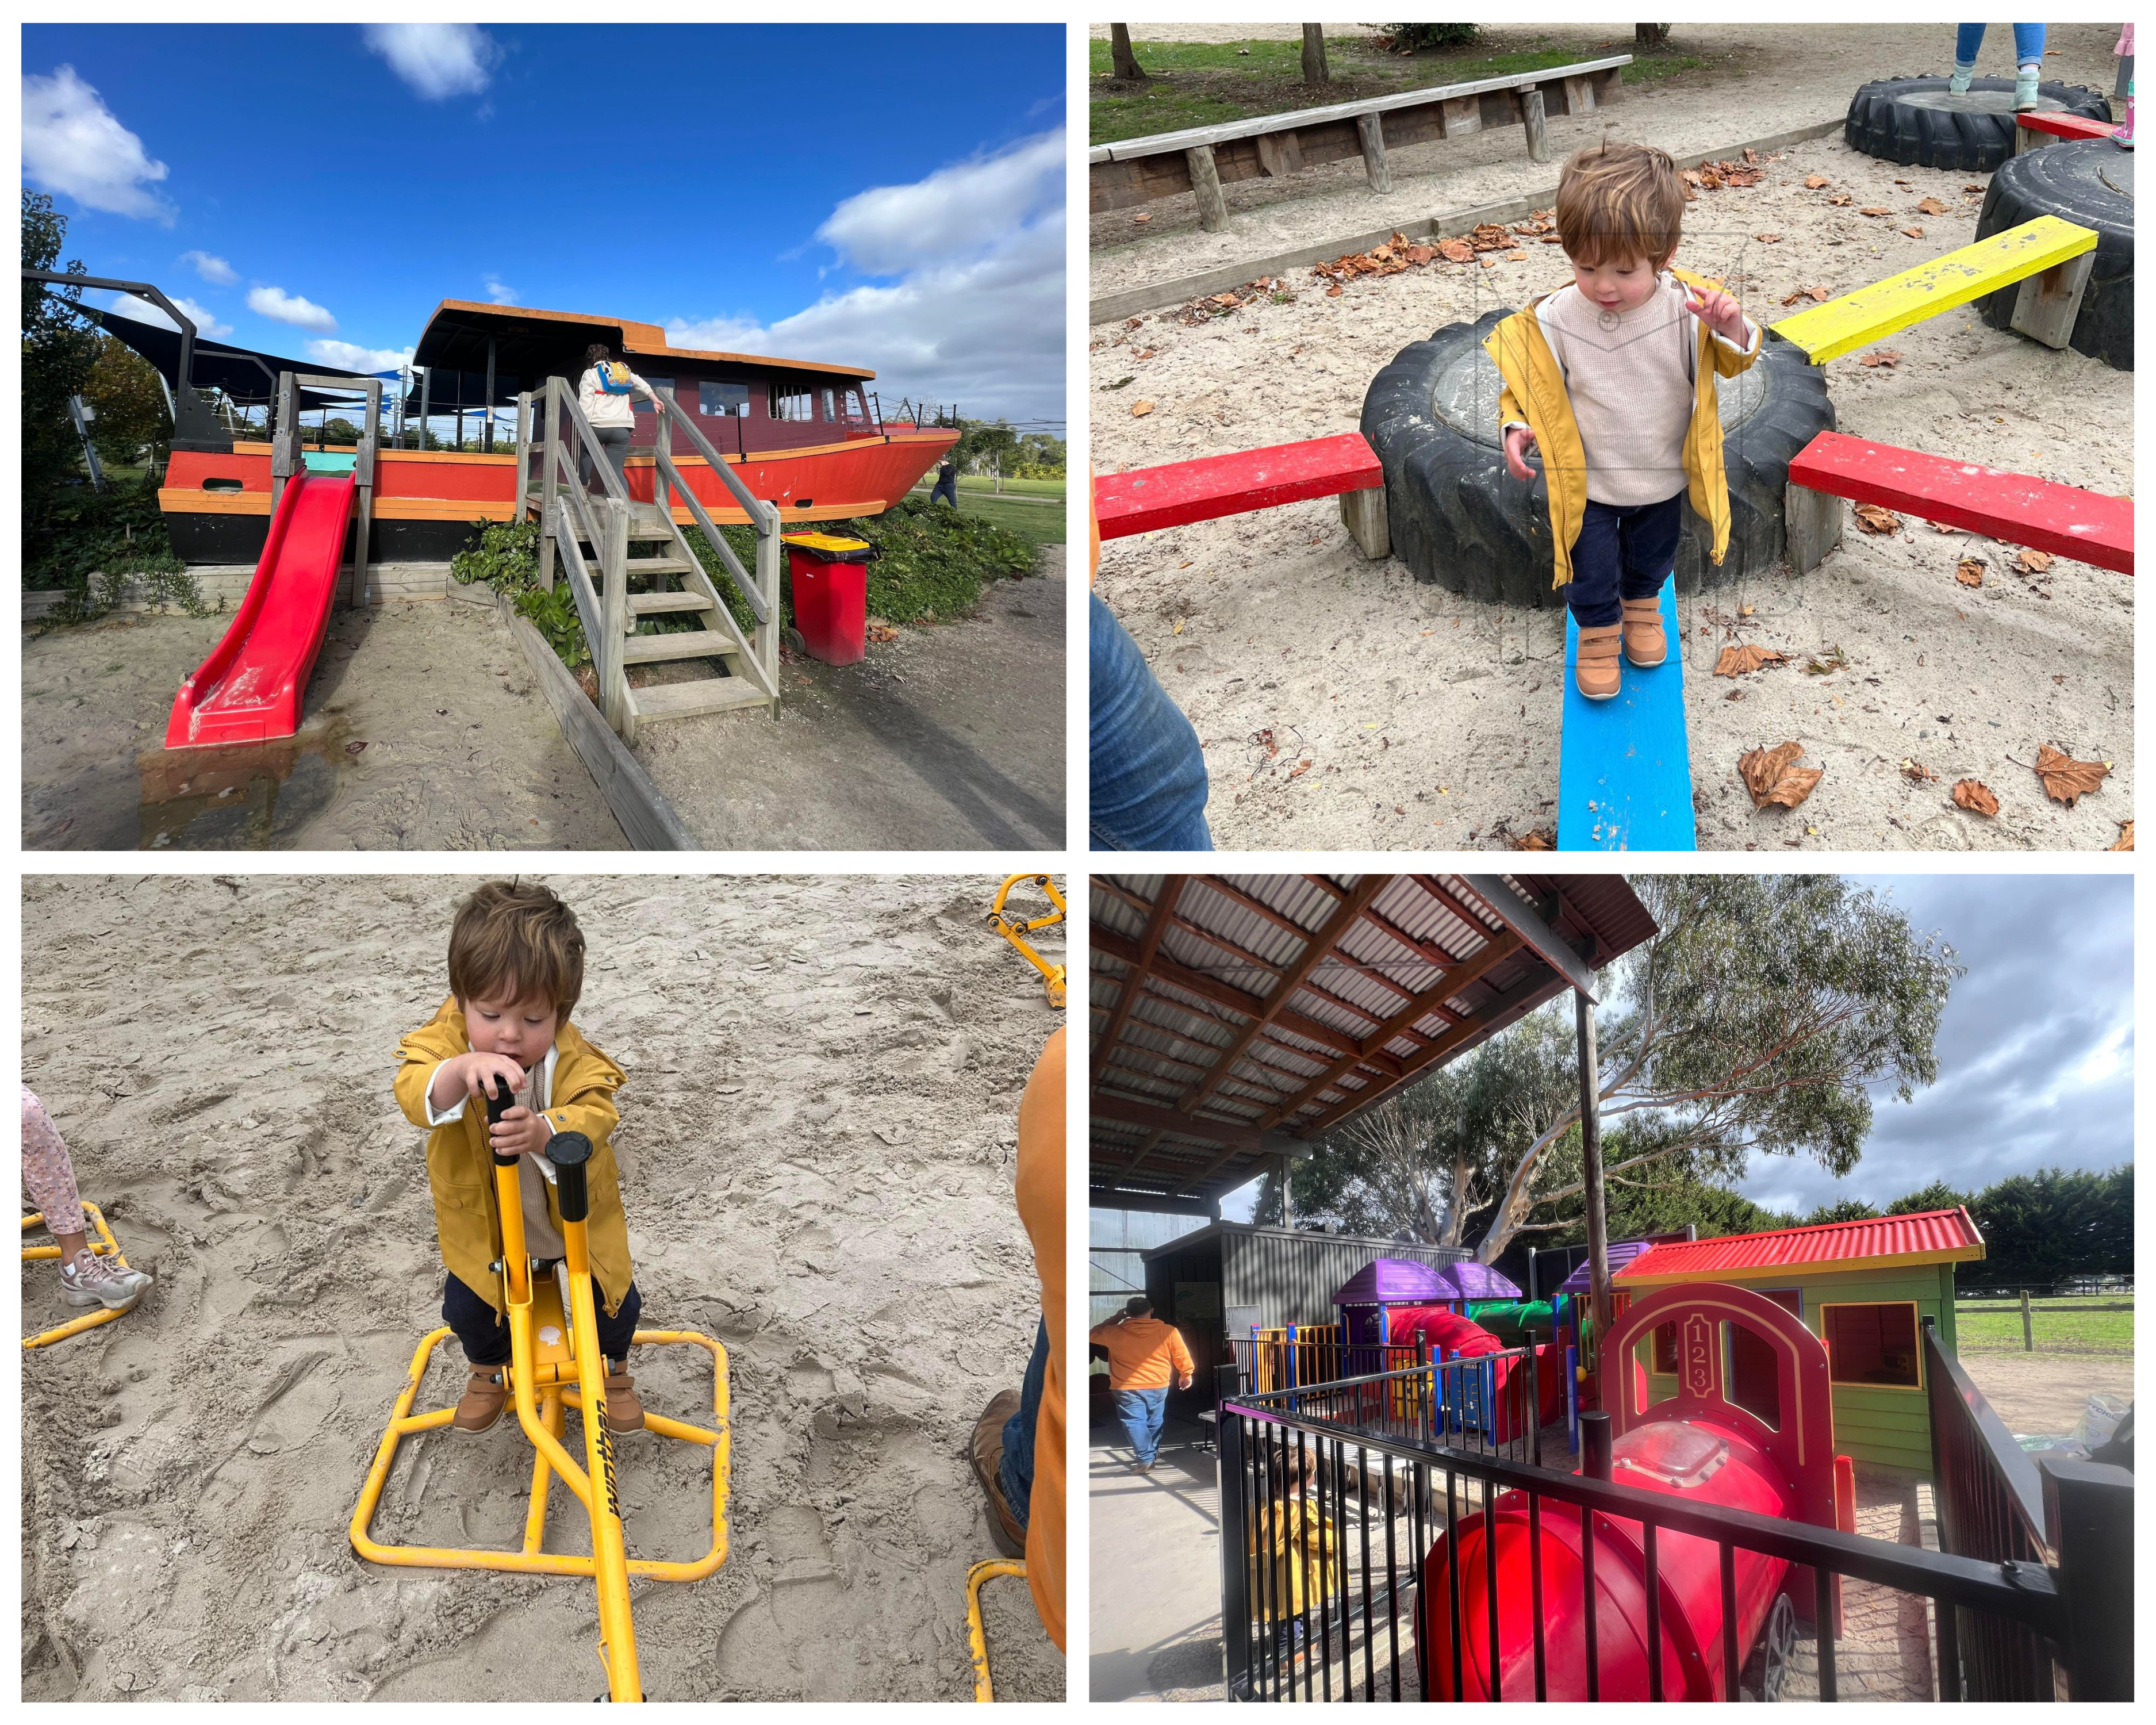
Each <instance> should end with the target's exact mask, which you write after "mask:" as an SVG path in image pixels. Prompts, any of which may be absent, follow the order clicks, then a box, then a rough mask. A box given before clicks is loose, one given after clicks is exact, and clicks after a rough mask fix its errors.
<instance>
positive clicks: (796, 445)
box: [105, 300, 959, 564]
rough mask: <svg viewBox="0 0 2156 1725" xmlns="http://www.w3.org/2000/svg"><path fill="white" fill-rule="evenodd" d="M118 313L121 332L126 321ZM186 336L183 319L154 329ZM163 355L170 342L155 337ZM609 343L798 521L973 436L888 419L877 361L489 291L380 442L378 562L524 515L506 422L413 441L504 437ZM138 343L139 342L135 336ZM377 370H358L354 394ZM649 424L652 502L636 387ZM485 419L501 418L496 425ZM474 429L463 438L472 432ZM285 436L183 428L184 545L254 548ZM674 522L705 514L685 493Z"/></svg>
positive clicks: (205, 558) (417, 555) (838, 514)
mask: <svg viewBox="0 0 2156 1725" xmlns="http://www.w3.org/2000/svg"><path fill="white" fill-rule="evenodd" d="M105 321H106V326H107V327H108V328H110V329H112V330H113V331H114V333H115V334H118V335H120V336H121V337H122V339H130V336H129V331H126V330H125V329H122V328H121V327H120V322H121V321H118V320H113V319H110V318H108V319H106V320H105ZM151 334H152V335H162V336H164V337H165V338H166V341H167V342H169V341H170V339H171V337H170V332H169V331H153V332H151ZM143 341H144V342H145V345H146V346H148V347H156V348H157V352H154V353H146V355H145V357H148V358H150V359H151V362H152V363H153V364H155V363H157V362H158V358H159V356H160V355H161V354H162V355H164V356H165V357H166V358H167V362H168V363H169V362H171V360H170V355H169V353H167V351H166V349H165V347H162V346H160V344H158V343H157V342H156V341H152V340H151V339H150V336H144V337H143ZM594 342H597V343H602V344H603V345H605V346H606V347H609V348H611V349H612V350H613V352H614V354H615V356H616V357H618V358H619V359H621V360H623V361H624V362H626V363H627V364H628V365H629V368H630V369H631V370H632V371H634V372H636V373H637V374H638V375H639V377H643V378H644V380H645V381H646V382H649V383H651V384H652V385H654V387H656V388H671V389H672V391H673V392H674V395H675V400H676V401H677V402H678V403H679V404H680V411H681V412H682V413H683V414H685V415H688V416H693V418H695V419H696V421H697V422H698V423H699V426H700V429H701V430H702V431H703V432H704V434H705V439H706V441H707V442H708V443H710V444H711V445H712V447H713V449H715V450H716V452H717V453H718V454H719V455H720V458H721V459H722V460H723V461H724V462H725V463H726V465H727V466H728V467H730V468H731V469H732V470H733V472H734V474H735V476H736V477H737V478H738V479H739V480H741V482H742V484H743V485H745V486H746V487H747V490H749V491H750V492H751V493H752V494H753V495H755V496H756V497H757V498H758V499H760V500H762V501H766V502H768V503H772V504H773V505H775V506H777V507H778V511H779V516H780V519H781V521H782V522H783V524H784V525H785V526H789V527H790V526H799V525H803V524H805V523H808V522H814V521H847V520H855V519H859V518H860V517H862V516H874V515H880V514H881V513H882V512H883V511H885V510H887V509H889V508H890V507H891V506H892V505H893V504H895V503H896V502H897V501H898V500H899V499H900V498H901V497H903V496H904V495H906V492H907V491H909V490H911V488H912V487H913V485H914V484H915V483H916V481H917V480H920V479H921V476H922V475H925V474H926V473H927V471H928V470H929V469H930V468H931V467H932V466H933V465H935V464H936V462H937V460H938V459H941V458H942V456H943V455H944V454H946V453H947V451H948V450H950V449H952V447H953V446H954V445H955V444H957V440H958V437H959V432H958V430H957V428H955V427H949V426H934V425H921V424H916V423H914V422H913V421H911V420H886V419H885V418H883V417H882V414H881V409H880V403H879V402H878V400H877V398H876V397H875V393H873V392H872V391H870V388H868V385H869V384H870V382H871V381H872V380H873V379H874V377H875V372H873V371H870V370H868V369H866V368H865V367H860V366H850V365H844V364H839V363H837V362H825V361H819V360H794V359H778V358H773V357H767V356H764V355H759V354H748V353H731V352H711V351H706V350H701V349H693V348H680V347H670V346H669V345H668V344H667V341H666V333H665V331H664V330H662V329H660V327H659V326H657V325H655V324H648V323H639V322H636V321H633V320H631V319H627V318H614V317H604V316H588V315H585V314H582V313H577V312H567V311H542V310H538V309H536V308H531V307H525V306H516V305H482V304H479V303H477V302H475V301H471V300H443V301H442V302H441V304H440V305H438V306H437V307H436V308H435V310H434V314H433V316H431V317H430V318H429V320H428V323H427V326H426V329H425V330H424V331H423V333H422V334H421V336H420V338H419V341H418V347H416V349H415V350H414V356H413V367H414V368H415V369H418V370H419V371H420V372H421V381H420V382H419V383H418V385H417V386H416V387H414V388H413V389H411V390H410V391H408V393H406V395H405V398H404V400H403V404H402V405H403V409H404V413H405V415H406V416H407V417H406V418H405V422H404V423H405V424H406V426H407V429H406V430H405V432H404V433H403V437H402V439H400V437H399V436H398V434H395V433H393V432H392V433H390V434H387V435H385V436H384V438H383V439H382V448H381V449H380V452H379V455H378V459H377V465H376V480H375V507H374V521H373V530H372V544H371V545H370V546H369V547H367V555H368V557H369V560H370V561H372V562H406V561H408V562H429V561H437V562H438V561H441V560H443V559H445V558H447V557H449V556H451V555H452V554H453V553H454V552H456V551H457V550H458V549H459V548H460V547H463V546H464V545H465V544H466V543H467V542H469V541H470V537H471V536H472V531H473V526H474V524H475V522H485V521H514V520H516V519H517V518H518V516H520V514H521V512H522V509H523V504H522V502H521V500H520V499H519V498H518V496H517V495H516V479H517V470H518V459H517V451H516V446H515V444H514V442H513V440H512V439H511V437H510V435H509V434H507V432H506V429H504V432H503V434H502V437H501V439H500V443H501V446H500V448H498V449H494V450H492V451H491V452H490V451H488V450H485V449H481V450H478V451H467V450H462V449H422V448H403V447H400V446H399V444H400V442H401V441H410V442H415V443H416V442H418V441H419V439H418V437H417V435H416V431H417V428H415V427H413V426H411V424H410V420H411V418H417V419H418V422H419V424H420V425H423V426H432V425H434V424H439V422H440V421H442V420H443V419H444V418H449V417H451V416H454V417H455V418H457V420H458V422H459V432H460V435H459V439H458V441H459V442H463V441H465V438H464V437H463V436H462V435H461V432H462V431H463V430H464V429H465V426H464V421H465V419H467V418H470V420H471V421H472V425H473V429H475V431H476V432H477V433H478V434H479V435H480V437H481V439H482V440H483V441H491V429H492V428H493V426H494V425H495V423H496V416H497V415H499V414H500V413H503V412H504V410H511V411H513V410H514V408H515V406H516V401H517V398H518V397H519V396H520V395H521V394H529V393H536V392H538V391H540V390H542V389H543V388H544V387H545V382H546V379H547V377H564V378H567V379H568V380H570V381H571V382H574V381H575V380H576V379H577V378H579V377H582V375H583V371H584V364H583V355H584V351H585V349H586V348H587V347H589V346H591V345H592V344H593V343H594ZM131 345H132V342H131ZM362 382H363V380H362V379H360V378H358V377H354V379H353V387H354V388H355V390H357V388H360V387H362ZM632 399H633V403H634V409H635V413H636V429H635V431H634V434H633V436H632V439H631V444H630V453H629V469H628V490H629V495H630V498H631V500H632V501H636V502H641V503H643V504H645V505H649V504H650V503H651V502H652V501H653V496H654V476H655V471H656V458H655V454H654V443H655V439H656V436H657V433H656V431H655V429H654V427H655V425H656V424H657V419H656V417H655V416H654V412H653V410H652V408H651V406H650V404H649V403H648V402H646V401H645V400H644V398H642V397H640V396H638V397H634V398H632ZM480 428H485V429H480ZM271 454H272V445H271V444H269V443H268V442H266V441H265V442H256V441H252V440H249V439H245V438H244V437H239V436H231V435H227V436H224V437H223V438H218V437H215V436H212V437H207V438H203V437H196V438H190V439H175V440H174V444H173V449H172V461H171V464H170V466H169V467H168V469H167V472H166V475H165V482H164V484H163V485H162V486H161V487H160V488H159V490H158V493H157V502H158V506H159V508H160V509H161V510H162V511H163V513H164V516H165V519H166V522H167V528H168V530H169V531H170V533H171V536H172V548H173V550H174V551H175V552H177V553H178V554H179V555H180V556H181V557H182V558H184V559H185V560H186V561H187V562H190V563H198V564H200V563H225V564H229V563H243V562H254V561H255V560H256V559H257V558H258V557H259V556H260V555H261V552H262V549H263V545H264V541H265V539H266V537H267V536H268V533H269V524H270V516H271V510H272V499H271V493H272V490H273V485H272V478H271ZM670 454H672V457H673V459H674V460H675V464H676V465H677V466H678V467H679V469H680V473H681V476H682V479H683V480H684V482H685V484H686V485H687V486H688V487H689V488H690V490H693V491H694V492H695V493H696V495H697V497H698V499H699V500H700V501H702V502H703V503H704V505H705V506H706V509H707V511H709V513H710V514H711V517H712V519H713V520H714V521H716V522H717V523H718V524H720V525H728V524H732V525H742V524H745V523H747V521H748V519H749V517H748V515H747V512H746V511H744V510H743V509H742V507H741V506H739V504H738V503H737V501H736V499H735V498H734V496H733V495H732V494H731V490H730V489H729V488H728V487H727V486H726V485H725V484H724V483H723V482H722V481H721V479H720V477H719V475H716V474H715V473H713V472H712V471H711V463H710V461H709V459H707V458H706V455H705V454H703V453H702V451H701V450H700V449H696V447H694V446H693V444H692V443H691V441H690V439H688V438H687V437H686V436H685V434H683V433H682V431H681V430H680V429H679V428H678V427H677V428H675V430H674V432H673V434H672V436H671V438H670ZM672 515H673V518H674V520H675V521H676V522H677V523H679V524H680V525H682V526H690V525H694V518H693V516H691V514H690V511H689V510H688V509H687V508H685V506H683V505H682V504H681V503H680V502H679V501H676V502H675V505H674V507H673V510H672Z"/></svg>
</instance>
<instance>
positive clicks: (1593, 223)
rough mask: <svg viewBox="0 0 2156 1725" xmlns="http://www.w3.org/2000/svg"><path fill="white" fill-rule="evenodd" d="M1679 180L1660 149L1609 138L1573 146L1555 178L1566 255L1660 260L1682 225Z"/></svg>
mask: <svg viewBox="0 0 2156 1725" xmlns="http://www.w3.org/2000/svg"><path fill="white" fill-rule="evenodd" d="M1684 207H1685V187H1684V181H1683V179H1682V177H1681V176H1680V175H1679V174H1678V172H1677V165H1676V162H1674V161H1672V160H1671V157H1670V154H1669V152H1668V151H1666V150H1657V149H1656V148H1655V146H1653V145H1652V144H1623V143H1616V144H1613V143H1610V142H1609V141H1607V140H1605V141H1603V142H1602V143H1600V144H1597V145H1595V146H1593V147H1592V148H1590V149H1586V150H1582V151H1578V152H1577V153H1576V154H1575V155H1574V156H1573V157H1572V159H1571V160H1570V161H1568V162H1566V163H1565V165H1564V172H1563V174H1562V175H1561V176H1560V177H1558V183H1557V231H1558V237H1559V238H1560V239H1563V241H1564V251H1565V255H1566V256H1567V257H1568V258H1570V259H1572V260H1573V262H1574V263H1575V264H1585V265H1587V266H1588V267H1589V268H1592V267H1594V265H1595V264H1604V263H1622V262H1630V261H1644V262H1646V263H1650V264H1655V265H1657V266H1660V265H1661V264H1666V263H1667V262H1668V261H1669V260H1670V259H1671V257H1672V256H1673V255H1675V254H1676V249H1677V234H1678V231H1679V230H1680V229H1681V228H1682V226H1683V225H1684Z"/></svg>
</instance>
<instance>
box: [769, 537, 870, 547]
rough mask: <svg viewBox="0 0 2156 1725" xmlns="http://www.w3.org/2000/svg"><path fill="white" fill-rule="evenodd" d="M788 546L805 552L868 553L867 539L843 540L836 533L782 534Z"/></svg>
mask: <svg viewBox="0 0 2156 1725" xmlns="http://www.w3.org/2000/svg"><path fill="white" fill-rule="evenodd" d="M779 537H780V538H781V539H783V540H784V541H785V542H787V543H788V545H798V546H799V547H801V548H802V549H803V551H866V550H867V549H868V548H869V542H868V541H867V540H865V539H842V538H840V537H839V536H838V535H837V534H835V533H781V534H780V535H779Z"/></svg>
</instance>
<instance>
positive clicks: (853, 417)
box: [839, 387, 869, 425]
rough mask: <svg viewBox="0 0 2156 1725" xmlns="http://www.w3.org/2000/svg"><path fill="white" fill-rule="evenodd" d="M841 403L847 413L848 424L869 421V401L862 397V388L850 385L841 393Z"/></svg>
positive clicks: (859, 423)
mask: <svg viewBox="0 0 2156 1725" xmlns="http://www.w3.org/2000/svg"><path fill="white" fill-rule="evenodd" d="M839 407H840V408H841V410H842V411H843V412H844V413H845V416H846V422H847V424H850V425H865V424H868V423H869V406H868V403H867V402H866V401H865V400H863V399H862V397H861V393H860V390H858V389H855V388H851V387H849V388H846V389H845V390H844V392H843V393H841V394H840V396H839Z"/></svg>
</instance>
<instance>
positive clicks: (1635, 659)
mask: <svg viewBox="0 0 2156 1725" xmlns="http://www.w3.org/2000/svg"><path fill="white" fill-rule="evenodd" d="M1622 627H1623V629H1624V631H1625V657H1626V658H1627V659H1629V660H1631V661H1632V663H1633V664H1635V665H1638V666H1639V667H1640V670H1653V669H1654V668H1655V666H1656V665H1660V664H1661V662H1662V661H1663V660H1665V659H1666V658H1668V657H1669V656H1670V638H1669V636H1668V635H1666V634H1664V633H1663V631H1662V602H1661V600H1660V599H1627V600H1625V621H1624V624H1622Z"/></svg>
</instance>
